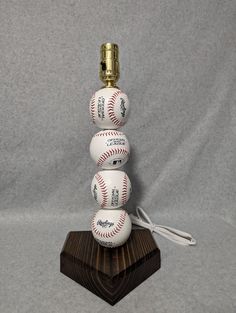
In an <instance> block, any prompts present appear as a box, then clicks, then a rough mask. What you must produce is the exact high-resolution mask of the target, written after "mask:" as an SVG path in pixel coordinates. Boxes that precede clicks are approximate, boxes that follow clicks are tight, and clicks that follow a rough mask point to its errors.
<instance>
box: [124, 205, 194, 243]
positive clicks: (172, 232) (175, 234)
mask: <svg viewBox="0 0 236 313" xmlns="http://www.w3.org/2000/svg"><path fill="white" fill-rule="evenodd" d="M136 214H137V216H135V215H133V214H132V213H131V214H129V217H130V219H131V222H132V223H133V224H135V225H138V226H142V227H144V228H148V229H149V230H150V231H151V232H155V233H157V234H159V235H161V236H163V237H165V238H167V239H169V240H171V241H173V242H175V243H177V244H179V245H183V246H195V245H196V244H197V242H196V240H195V239H194V238H193V237H192V235H191V234H188V233H185V232H183V231H181V230H178V229H175V228H172V227H167V226H163V225H155V224H153V222H152V221H151V219H150V218H149V216H148V215H147V213H146V212H145V211H144V210H143V209H142V208H140V207H137V208H136Z"/></svg>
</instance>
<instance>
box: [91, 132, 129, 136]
mask: <svg viewBox="0 0 236 313" xmlns="http://www.w3.org/2000/svg"><path fill="white" fill-rule="evenodd" d="M101 136H124V134H123V133H122V132H119V131H102V132H98V133H97V134H95V135H94V137H101Z"/></svg>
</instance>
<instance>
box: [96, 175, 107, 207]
mask: <svg viewBox="0 0 236 313" xmlns="http://www.w3.org/2000/svg"><path fill="white" fill-rule="evenodd" d="M95 178H96V180H97V182H98V185H99V187H100V190H101V193H102V203H101V207H102V208H104V207H105V206H106V205H107V201H108V192H107V187H106V183H105V181H104V179H103V178H102V176H101V175H100V174H98V173H97V174H96V175H95Z"/></svg>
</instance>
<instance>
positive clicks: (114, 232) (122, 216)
mask: <svg viewBox="0 0 236 313" xmlns="http://www.w3.org/2000/svg"><path fill="white" fill-rule="evenodd" d="M126 215H127V213H126V211H125V210H124V211H122V212H121V214H120V217H119V221H118V223H117V226H116V227H115V228H114V229H113V230H112V231H110V232H104V233H102V232H101V231H99V230H98V229H97V228H96V225H95V221H94V218H95V216H96V214H95V215H94V217H93V219H92V224H91V225H92V230H93V232H94V233H95V234H97V235H98V236H100V237H103V238H104V237H106V238H110V237H113V236H115V235H117V234H118V233H119V232H120V230H121V229H122V226H123V225H124V222H125V217H126ZM118 224H119V225H118Z"/></svg>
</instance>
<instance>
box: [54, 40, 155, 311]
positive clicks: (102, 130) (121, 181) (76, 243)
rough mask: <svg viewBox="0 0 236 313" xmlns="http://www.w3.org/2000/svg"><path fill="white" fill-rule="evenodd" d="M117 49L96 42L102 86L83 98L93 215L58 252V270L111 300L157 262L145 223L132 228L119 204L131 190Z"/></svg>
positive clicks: (126, 102)
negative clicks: (88, 123) (89, 125)
mask: <svg viewBox="0 0 236 313" xmlns="http://www.w3.org/2000/svg"><path fill="white" fill-rule="evenodd" d="M119 77H120V70H119V49H118V45H117V44H114V43H105V44H103V45H102V46H101V62H100V79H101V80H102V82H103V83H104V86H103V87H102V88H100V89H99V90H97V91H96V92H95V93H94V94H93V95H92V97H91V100H90V102H89V113H90V117H91V120H92V122H93V123H94V125H95V126H96V127H98V128H99V130H98V131H97V133H95V135H94V136H93V137H92V139H91V142H90V147H89V150H90V156H91V158H92V160H93V161H94V163H95V164H96V167H97V173H96V174H95V175H94V177H93V179H92V183H91V193H92V197H93V198H94V200H95V201H94V204H95V206H96V207H97V208H95V212H94V215H93V217H92V219H91V225H90V229H91V230H89V231H71V232H69V234H68V235H67V237H66V240H65V243H64V246H63V248H62V251H61V254H60V270H61V273H63V274H65V275H66V276H68V277H70V278H71V279H73V280H74V281H76V282H77V283H79V284H80V285H82V286H84V287H85V288H87V289H88V290H90V291H91V292H93V293H94V294H96V295H97V296H99V297H100V298H102V299H103V300H105V301H107V302H108V303H110V304H111V305H114V304H115V303H117V302H118V301H119V300H121V299H122V298H123V297H124V296H125V295H126V294H128V293H129V292H130V291H131V290H132V289H134V288H135V287H137V286H138V285H139V284H140V283H142V282H143V281H144V280H145V279H147V278H148V277H149V276H150V275H152V274H153V273H154V272H155V271H157V270H158V269H159V268H160V263H161V259H160V250H159V248H158V246H157V245H156V242H155V240H154V239H153V237H152V234H151V232H150V230H149V229H143V228H138V227H137V226H135V227H133V228H132V223H131V220H130V217H129V214H128V212H127V210H126V209H125V205H126V203H127V202H128V200H129V198H130V197H131V196H132V195H131V193H132V186H131V182H130V179H129V177H128V174H127V173H126V172H125V171H124V169H123V168H122V167H123V166H124V165H125V164H126V162H128V160H129V156H130V152H131V153H132V151H130V150H131V149H130V144H129V141H128V138H127V137H126V135H125V134H124V133H123V132H122V131H121V130H120V128H121V127H122V126H123V125H125V123H126V122H127V119H128V115H129V110H130V104H129V99H128V97H127V95H126V94H125V93H124V92H122V91H121V90H120V88H119V87H117V86H116V82H117V81H118V79H119Z"/></svg>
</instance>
